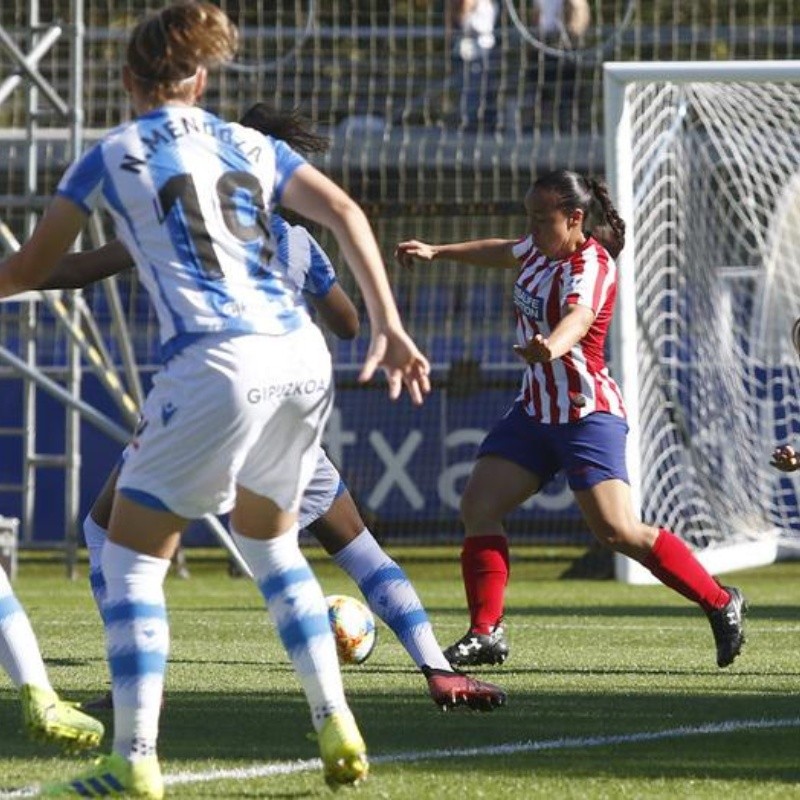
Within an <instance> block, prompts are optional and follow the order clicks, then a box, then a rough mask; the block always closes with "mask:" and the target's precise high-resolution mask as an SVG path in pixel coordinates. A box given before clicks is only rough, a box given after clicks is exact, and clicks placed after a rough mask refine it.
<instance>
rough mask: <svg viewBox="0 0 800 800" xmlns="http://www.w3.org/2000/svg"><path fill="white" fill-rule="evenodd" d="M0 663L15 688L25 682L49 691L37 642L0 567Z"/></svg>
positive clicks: (48, 683)
mask: <svg viewBox="0 0 800 800" xmlns="http://www.w3.org/2000/svg"><path fill="white" fill-rule="evenodd" d="M0 664H2V665H3V668H4V669H5V671H6V672H7V673H8V677H9V678H11V682H12V683H13V684H14V686H16V687H17V688H18V689H19V688H20V687H21V686H24V685H25V684H26V683H30V684H33V685H34V686H38V687H39V688H41V689H47V690H48V691H52V686H50V680H49V679H48V677H47V670H46V669H45V666H44V661H42V654H41V652H40V651H39V643H38V642H37V641H36V635H35V634H34V632H33V628H32V627H31V623H30V620H29V619H28V615H27V614H26V613H25V609H24V608H23V607H22V606H21V605H20V602H19V600H17V597H16V595H15V594H14V590H13V589H12V588H11V583H10V582H9V580H8V576H7V575H6V573H5V570H4V569H3V568H2V567H0Z"/></svg>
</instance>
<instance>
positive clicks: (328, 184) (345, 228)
mask: <svg viewBox="0 0 800 800" xmlns="http://www.w3.org/2000/svg"><path fill="white" fill-rule="evenodd" d="M281 205H283V206H286V207H287V208H290V209H292V210H293V211H296V212H297V213H299V214H303V215H304V216H306V217H308V218H310V219H312V220H314V221H315V222H319V223H320V224H321V225H324V226H325V227H327V228H329V229H330V230H331V232H332V233H333V235H334V236H335V237H336V241H337V242H338V244H339V247H340V248H341V250H342V253H343V254H344V257H345V260H346V261H347V264H348V266H349V267H350V269H351V271H352V272H353V274H354V275H355V278H356V281H357V282H358V285H359V288H360V289H361V293H362V295H363V297H364V302H365V303H366V306H367V313H368V315H369V320H370V332H371V342H370V349H369V352H368V354H367V358H366V360H365V362H364V366H363V368H362V370H361V374H360V375H359V380H360V381H368V380H369V379H370V378H371V377H372V375H373V374H374V373H375V370H376V369H378V368H379V367H380V368H382V369H383V370H384V372H385V373H386V376H387V379H388V381H389V396H390V397H391V398H392V399H395V398H397V397H399V395H400V392H401V391H402V388H403V386H405V387H406V390H407V391H408V393H409V395H410V396H411V399H412V401H413V402H414V403H417V404H420V403H422V401H423V399H424V397H425V395H426V394H428V392H429V391H430V378H429V372H430V365H429V364H428V360H427V359H426V358H425V356H423V355H422V353H421V352H420V351H419V349H418V348H417V346H416V344H415V343H414V341H413V340H412V339H411V337H410V336H409V335H408V333H406V331H405V329H404V328H403V324H402V322H401V320H400V314H399V313H398V311H397V305H396V304H395V302H394V296H393V295H392V290H391V287H390V286H389V280H388V278H387V275H386V269H385V268H384V265H383V259H382V257H381V254H380V250H379V248H378V243H377V242H376V241H375V235H374V234H373V232H372V228H371V226H370V224H369V221H368V220H367V218H366V216H365V214H364V212H363V211H362V210H361V208H360V207H359V206H358V204H357V203H356V202H355V201H354V200H353V199H352V198H351V197H349V195H348V194H347V193H346V192H344V191H343V190H342V189H341V188H339V187H338V186H337V185H336V184H335V183H334V182H333V181H331V180H330V179H328V178H327V177H326V176H325V175H323V174H322V173H321V172H319V170H317V169H315V168H314V167H312V166H311V165H310V164H304V165H303V166H301V167H299V168H298V169H297V170H295V172H294V173H293V174H292V176H291V177H290V178H289V180H288V182H287V184H286V187H285V189H284V191H283V196H282V198H281Z"/></svg>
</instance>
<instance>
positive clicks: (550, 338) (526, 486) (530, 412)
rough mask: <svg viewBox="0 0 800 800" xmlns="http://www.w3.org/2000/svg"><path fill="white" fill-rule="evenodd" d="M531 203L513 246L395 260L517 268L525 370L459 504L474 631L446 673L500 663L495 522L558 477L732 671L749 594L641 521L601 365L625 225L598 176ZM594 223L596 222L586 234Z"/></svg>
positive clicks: (559, 179) (504, 561)
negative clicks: (679, 605)
mask: <svg viewBox="0 0 800 800" xmlns="http://www.w3.org/2000/svg"><path fill="white" fill-rule="evenodd" d="M525 209H526V212H527V215H528V226H529V229H528V231H527V233H526V235H525V236H524V237H523V238H521V239H520V240H517V241H515V240H508V239H482V240H475V241H467V242H459V243H453V244H436V245H432V244H427V243H425V242H421V241H418V240H410V241H406V242H401V243H400V244H398V245H397V249H396V253H395V254H396V257H397V259H398V261H399V262H400V263H401V264H402V265H403V266H406V267H410V266H411V265H412V264H413V261H414V259H418V260H420V261H434V260H440V259H441V260H448V261H458V262H462V263H467V264H473V265H476V266H481V267H487V268H500V269H514V270H516V271H517V277H516V281H515V283H514V306H515V311H516V316H517V344H516V345H515V346H514V349H515V351H516V352H517V354H518V355H519V356H520V357H521V358H522V359H523V360H524V361H525V362H526V364H527V366H526V369H525V373H524V376H523V380H522V387H521V390H520V392H519V394H518V395H517V398H516V399H515V401H514V403H513V404H512V406H511V408H510V409H509V410H508V411H507V412H506V414H505V415H504V416H503V417H502V419H500V420H499V421H498V422H497V423H496V424H495V426H494V427H493V428H492V430H491V431H490V432H489V434H488V435H487V437H486V439H485V440H484V441H483V443H482V444H481V446H480V448H479V450H478V457H477V460H476V462H475V466H474V468H473V470H472V474H471V475H470V478H469V481H468V482H467V486H466V488H465V490H464V495H463V497H462V499H461V515H462V519H463V521H464V526H465V529H466V531H465V532H466V539H465V542H464V548H463V550H462V553H461V566H462V573H463V576H464V584H465V589H466V595H467V603H468V606H469V611H470V628H469V630H468V631H467V633H466V635H465V636H463V637H462V638H461V639H460V640H459V641H457V642H455V643H454V644H453V645H452V646H451V647H449V648H447V649H446V650H445V655H446V656H447V658H448V660H449V661H450V663H451V664H453V665H454V666H467V665H476V664H498V663H502V662H503V661H505V659H506V657H507V656H508V644H507V642H506V639H505V634H504V630H503V624H502V623H503V613H504V599H505V587H506V585H507V583H508V578H509V553H508V541H507V537H506V533H505V530H504V528H503V518H504V517H505V516H506V515H507V514H509V513H510V512H511V511H513V510H514V509H515V508H516V507H517V506H519V505H520V504H521V503H523V502H524V501H525V500H526V499H527V498H528V497H530V496H531V495H534V494H536V493H537V492H538V491H539V490H540V489H541V488H542V487H543V486H544V485H545V484H546V483H547V482H548V481H550V480H551V479H552V478H553V477H554V475H555V474H556V473H557V472H559V471H560V470H564V471H565V472H566V475H567V480H568V483H569V486H570V488H571V489H572V491H573V493H574V495H575V500H576V502H577V504H578V506H579V508H580V510H581V512H582V514H583V516H584V518H585V520H586V523H587V525H588V526H589V528H590V530H591V531H592V533H593V534H594V535H595V536H596V537H597V539H598V540H599V541H600V542H602V543H603V544H604V545H606V546H607V547H610V548H611V549H613V550H615V551H618V552H620V553H624V554H625V555H627V556H629V557H631V558H633V559H635V560H637V561H639V562H640V563H642V564H643V565H644V566H645V567H647V569H649V570H650V571H651V572H652V573H653V575H655V576H656V577H657V578H658V579H659V580H660V581H662V582H663V583H664V584H665V585H667V586H669V587H670V588H672V589H674V590H675V591H677V592H679V593H680V594H682V595H683V596H684V597H686V598H688V599H689V600H691V601H693V602H695V603H697V604H698V605H699V606H700V607H701V608H702V609H703V610H704V611H705V612H706V614H707V615H708V618H709V621H710V623H711V627H712V631H713V633H714V639H715V642H716V648H717V664H718V665H719V666H720V667H725V666H728V665H729V664H731V663H732V662H733V660H734V659H735V658H736V656H737V655H738V654H739V652H740V650H741V647H742V644H743V642H744V631H743V625H744V613H745V611H746V609H747V604H746V602H745V599H744V596H743V595H742V593H741V592H740V591H739V590H738V589H736V588H733V587H724V586H721V585H720V584H719V583H717V581H716V580H715V579H714V578H713V577H712V576H711V575H710V574H709V573H708V572H707V571H706V570H705V568H704V567H703V566H702V565H701V564H700V563H699V562H698V561H697V559H696V558H695V556H694V555H693V554H692V552H691V550H689V548H688V547H687V546H686V545H685V544H684V543H683V541H682V540H681V539H679V538H678V537H677V536H675V535H674V534H673V533H672V532H671V531H669V530H667V529H666V528H659V527H654V526H651V525H647V524H645V523H643V522H641V521H640V520H639V519H638V517H637V516H636V515H635V514H634V511H633V507H632V503H631V496H630V486H629V482H628V473H627V468H626V464H625V441H626V436H627V432H628V425H627V423H626V420H625V407H624V404H623V401H622V395H621V392H620V390H619V388H618V387H617V385H616V383H615V382H614V380H613V379H612V378H611V376H610V375H609V372H608V368H607V366H606V363H605V357H604V347H605V340H606V335H607V332H608V327H609V324H610V322H611V318H612V314H613V310H614V301H615V298H616V291H617V266H616V263H615V261H614V258H615V257H616V256H617V255H618V254H619V252H620V251H621V250H622V247H623V246H624V240H625V224H624V222H623V220H622V219H621V218H620V216H619V214H618V212H617V211H616V209H615V208H614V206H613V204H612V202H611V198H610V197H609V194H608V190H607V188H606V186H605V185H604V184H603V183H602V182H599V181H594V180H587V179H586V178H584V177H583V176H581V175H579V174H577V173H575V172H570V171H567V170H559V171H556V172H552V173H549V174H547V175H544V176H542V177H541V178H539V179H538V180H537V181H536V182H535V183H534V184H533V185H532V186H531V188H530V189H529V191H528V193H527V195H526V197H525ZM590 218H591V220H592V221H593V222H594V221H595V220H596V221H597V223H598V224H597V225H596V226H594V228H593V232H590V231H589V228H588V221H589V219H590Z"/></svg>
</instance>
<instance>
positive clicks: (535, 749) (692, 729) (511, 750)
mask: <svg viewBox="0 0 800 800" xmlns="http://www.w3.org/2000/svg"><path fill="white" fill-rule="evenodd" d="M772 728H800V717H790V718H787V719H743V720H729V721H727V722H707V723H704V724H703V725H696V726H688V725H685V726H681V727H679V728H667V729H666V730H663V731H640V732H639V733H620V734H612V735H610V736H575V737H564V738H562V739H542V740H540V741H535V740H529V741H527V742H511V743H509V744H498V745H490V746H488V747H462V748H452V749H447V750H415V751H409V752H404V753H393V754H386V755H379V756H372V757H370V763H372V764H403V763H412V762H417V761H441V760H444V759H450V758H466V757H474V756H495V755H514V754H519V753H539V752H542V751H544V750H569V749H575V750H578V749H581V748H587V747H608V746H609V745H617V744H638V743H640V742H654V741H659V740H662V739H682V738H684V737H686V736H706V735H709V734H715V733H735V732H737V731H752V730H769V729H772ZM321 768H322V762H321V761H320V759H318V758H311V759H306V760H298V761H283V762H278V763H275V764H260V765H256V766H252V767H240V768H237V769H217V770H209V771H207V772H174V773H172V774H170V775H165V776H164V783H165V785H167V786H184V785H187V784H192V783H210V782H212V781H224V780H237V781H246V780H253V779H254V778H269V777H273V776H276V775H295V774H297V773H299V772H310V771H312V770H318V769H321ZM38 791H39V787H38V786H30V787H25V788H23V789H15V790H14V791H10V792H0V800H12V798H13V800H16V799H17V798H23V797H35V796H36V795H37V793H38Z"/></svg>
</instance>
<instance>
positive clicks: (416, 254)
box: [394, 239, 436, 269]
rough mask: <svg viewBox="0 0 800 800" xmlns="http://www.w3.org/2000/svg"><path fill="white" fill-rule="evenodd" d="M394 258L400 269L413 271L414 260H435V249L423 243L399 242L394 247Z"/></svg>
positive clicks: (412, 241)
mask: <svg viewBox="0 0 800 800" xmlns="http://www.w3.org/2000/svg"><path fill="white" fill-rule="evenodd" d="M394 257H395V259H396V260H397V263H398V264H399V265H400V266H401V267H404V268H405V269H413V268H414V259H415V258H416V259H418V260H419V261H433V259H434V258H436V248H434V247H432V246H431V245H429V244H425V242H420V241H417V240H416V239H409V241H407V242H400V243H399V244H398V245H397V247H395V249H394Z"/></svg>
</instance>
